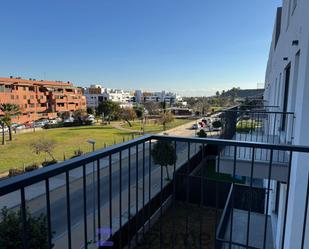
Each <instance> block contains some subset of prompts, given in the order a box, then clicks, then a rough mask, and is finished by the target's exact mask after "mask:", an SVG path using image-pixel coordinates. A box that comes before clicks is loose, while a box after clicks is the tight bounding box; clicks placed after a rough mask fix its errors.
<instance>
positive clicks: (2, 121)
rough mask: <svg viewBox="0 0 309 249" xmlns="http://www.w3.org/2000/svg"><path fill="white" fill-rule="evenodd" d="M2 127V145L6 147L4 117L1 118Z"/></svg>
mask: <svg viewBox="0 0 309 249" xmlns="http://www.w3.org/2000/svg"><path fill="white" fill-rule="evenodd" d="M0 126H1V129H2V131H1V133H2V142H1V144H2V145H4V144H5V131H4V128H5V120H4V117H0Z"/></svg>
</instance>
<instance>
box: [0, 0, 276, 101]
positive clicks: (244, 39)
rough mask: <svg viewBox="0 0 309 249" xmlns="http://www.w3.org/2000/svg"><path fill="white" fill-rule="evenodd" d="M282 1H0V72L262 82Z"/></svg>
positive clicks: (202, 87) (174, 85) (155, 83)
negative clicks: (277, 8) (277, 11)
mask: <svg viewBox="0 0 309 249" xmlns="http://www.w3.org/2000/svg"><path fill="white" fill-rule="evenodd" d="M280 3H281V0H233V1H231V0H216V1H213V0H74V1H71V0H53V1H51V0H50V1H49V0H36V1H35V0H27V1H24V0H19V1H18V0H3V1H1V3H0V9H1V15H0V31H1V33H0V34H1V38H0V76H2V77H8V76H10V75H14V76H22V77H25V78H36V79H49V80H63V81H68V80H70V81H73V82H74V83H75V84H76V85H80V86H86V85H89V84H98V83H100V84H103V85H104V86H106V87H115V88H116V87H118V88H126V89H144V90H161V89H165V90H173V91H177V92H179V93H181V94H183V95H209V94H211V93H214V92H215V90H217V89H218V90H222V89H228V88H231V87H233V86H236V87H238V86H239V87H241V88H249V87H250V88H256V86H257V83H258V82H264V74H265V69H266V62H267V57H268V52H269V46H270V41H271V35H272V29H273V23H274V18H275V12H276V7H278V6H279V5H280Z"/></svg>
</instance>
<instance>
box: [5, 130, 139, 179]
mask: <svg viewBox="0 0 309 249" xmlns="http://www.w3.org/2000/svg"><path fill="white" fill-rule="evenodd" d="M135 136H137V135H135ZM42 137H47V138H52V139H54V140H55V141H56V143H57V144H56V148H55V151H54V156H55V157H56V159H57V160H63V158H64V155H65V157H66V158H69V157H71V156H73V155H74V151H75V150H78V149H81V150H82V151H83V152H89V151H91V149H92V148H91V146H90V145H89V144H88V143H87V142H86V141H87V140H88V139H94V140H95V141H96V146H95V147H96V149H99V148H103V147H104V145H105V144H106V146H109V145H112V144H114V143H120V142H122V141H123V139H125V140H129V139H131V138H132V133H131V132H125V131H120V130H117V129H115V128H112V127H111V126H82V127H69V128H58V129H50V130H42V131H37V132H35V133H33V132H30V133H23V134H16V135H14V136H13V141H11V142H9V141H7V144H6V145H5V146H2V145H0V173H1V172H6V171H7V170H9V169H10V168H22V167H23V164H25V166H27V165H30V164H32V163H34V162H37V163H42V162H43V161H44V160H45V159H47V160H50V158H49V156H48V155H45V154H41V155H36V154H34V153H33V152H31V149H30V147H29V144H30V143H31V142H32V141H34V140H36V139H40V138H42Z"/></svg>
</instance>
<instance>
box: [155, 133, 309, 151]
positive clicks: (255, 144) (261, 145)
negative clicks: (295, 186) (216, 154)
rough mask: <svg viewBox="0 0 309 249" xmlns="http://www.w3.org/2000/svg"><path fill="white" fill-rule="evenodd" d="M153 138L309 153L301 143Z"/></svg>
mask: <svg viewBox="0 0 309 249" xmlns="http://www.w3.org/2000/svg"><path fill="white" fill-rule="evenodd" d="M151 139H156V140H167V141H176V142H190V143H197V144H209V145H218V146H237V147H249V148H258V149H269V150H271V149H273V150H282V151H293V152H304V153H309V146H301V145H285V144H269V143H261V142H245V141H238V140H227V139H216V138H197V137H190V138H189V137H176V136H164V135H152V137H151Z"/></svg>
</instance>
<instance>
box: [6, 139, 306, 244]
mask: <svg viewBox="0 0 309 249" xmlns="http://www.w3.org/2000/svg"><path fill="white" fill-rule="evenodd" d="M162 141H164V142H165V143H169V144H170V145H171V148H172V152H170V154H169V155H171V154H174V153H175V156H176V157H175V158H176V159H177V160H175V161H174V162H173V163H172V165H169V166H167V168H168V171H167V170H166V167H163V166H160V165H159V164H158V162H157V161H156V160H155V157H156V156H155V153H154V148H155V147H156V144H158V143H159V142H162ZM227 147H232V148H234V157H233V163H232V166H231V167H232V174H225V172H221V171H220V169H221V168H222V162H223V161H222V160H220V155H221V151H222V150H224V148H227ZM239 148H246V149H250V150H252V155H255V152H256V151H257V150H263V151H267V152H268V153H269V160H268V174H267V175H266V176H265V177H264V178H263V179H265V180H267V181H266V182H268V184H262V185H259V186H256V185H255V180H256V178H255V175H254V172H255V171H256V169H257V168H258V165H256V163H258V159H256V158H255V157H254V156H252V158H251V164H250V165H249V168H250V170H249V171H250V176H249V177H248V176H246V175H245V176H243V175H241V174H240V173H241V172H239V173H238V171H237V168H238V166H239V165H240V162H241V160H242V159H241V158H238V157H237V153H235V151H239ZM275 151H279V152H283V153H285V152H287V151H288V152H289V153H288V156H289V159H288V162H291V159H292V156H293V155H295V154H307V153H309V148H308V147H299V146H291V145H280V144H265V143H260V142H254V143H252V142H247V141H233V140H224V139H200V138H182V137H171V136H159V135H148V136H143V137H141V138H138V139H134V140H131V141H129V142H126V143H122V144H119V145H115V146H111V147H108V148H106V149H103V150H98V151H95V152H93V153H90V154H87V155H84V156H81V157H77V158H74V159H71V160H68V161H65V162H62V163H59V164H56V165H52V166H49V167H46V168H43V169H39V170H36V171H33V172H30V173H26V174H24V175H20V176H17V177H13V178H10V179H6V180H3V181H0V203H1V208H2V207H4V206H7V208H8V209H9V210H11V212H18V211H20V226H18V229H20V231H18V233H20V234H21V236H20V238H17V239H16V240H18V239H19V240H20V248H25V249H26V248H33V244H34V243H35V241H36V237H35V236H38V233H36V235H34V233H33V227H32V222H33V218H34V217H39V215H43V217H45V218H46V219H43V221H44V224H43V227H44V228H46V233H44V232H42V233H43V234H41V235H42V236H43V239H42V236H41V240H40V243H41V244H40V246H41V247H42V248H61V249H64V248H98V247H100V248H106V247H109V248H216V249H221V248H235V249H236V248H274V241H273V239H272V238H273V236H272V229H271V227H272V224H271V220H270V213H271V210H268V209H269V208H268V206H269V202H270V198H269V196H270V192H271V191H272V189H271V188H270V180H271V179H273V178H274V176H273V172H274V171H275V170H274V168H275V161H274V155H275V153H274V152H275ZM161 156H162V155H161ZM218 158H219V160H218ZM265 160H267V158H265ZM156 162H157V163H156ZM162 164H164V163H162ZM169 164H170V163H169ZM287 168H288V172H290V163H288V164H287ZM236 172H237V174H236ZM168 175H169V176H170V179H168ZM285 182H286V184H287V188H288V186H289V174H288V177H287V179H286V181H285ZM306 194H307V196H308V191H307V192H306ZM286 200H287V198H286ZM306 205H307V206H308V199H307V202H306ZM286 213H287V210H285V218H284V226H285V224H286ZM300 215H301V217H303V224H300V225H301V226H303V236H304V234H305V232H306V227H305V225H304V224H305V222H306V218H305V217H307V209H306V210H305V213H304V214H300ZM30 216H31V217H32V218H30ZM1 219H2V220H1V221H0V222H3V218H1ZM284 230H285V229H284ZM41 231H45V230H44V229H42V227H41ZM283 236H284V235H283ZM296 249H297V248H296ZM299 249H300V248H299Z"/></svg>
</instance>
